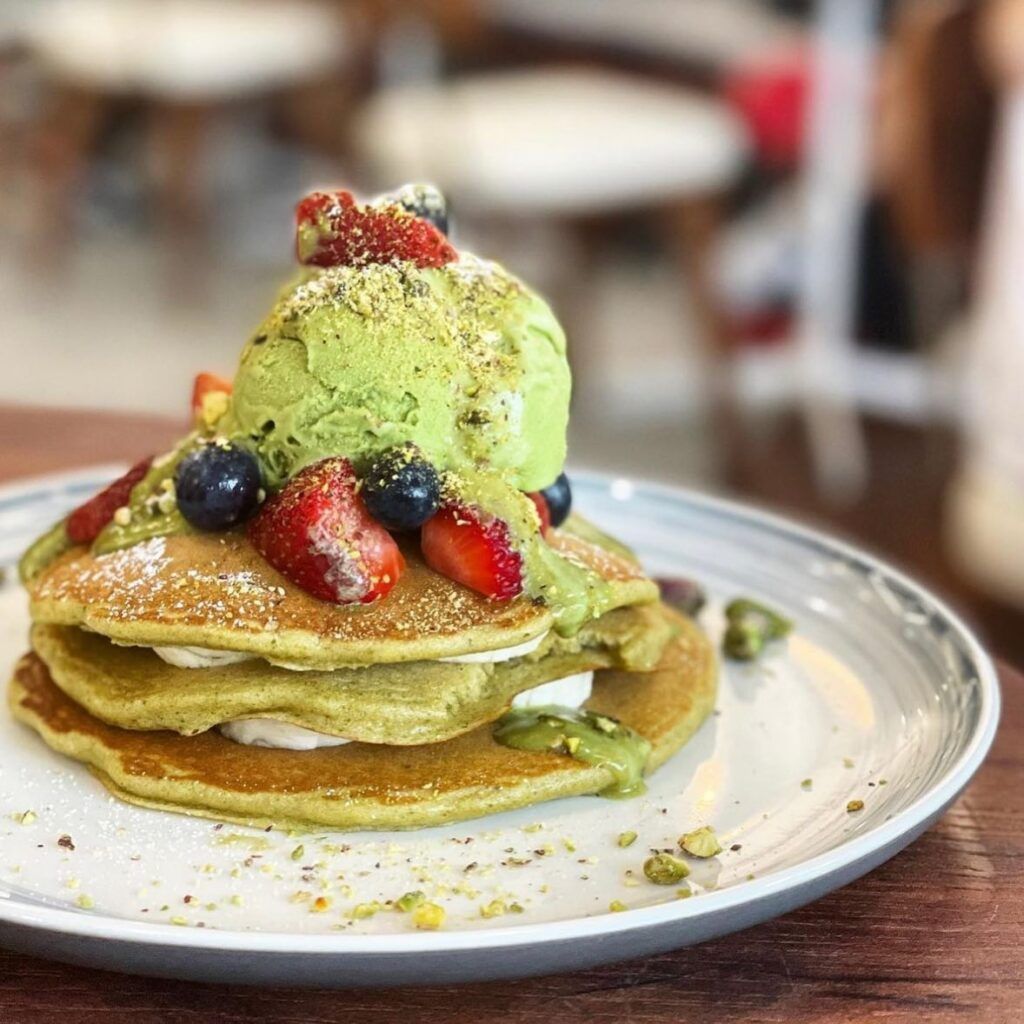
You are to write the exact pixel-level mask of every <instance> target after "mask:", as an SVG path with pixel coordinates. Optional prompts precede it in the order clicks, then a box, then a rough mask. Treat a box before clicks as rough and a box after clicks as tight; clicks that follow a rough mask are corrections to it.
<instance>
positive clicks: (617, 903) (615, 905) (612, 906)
mask: <svg viewBox="0 0 1024 1024" xmlns="http://www.w3.org/2000/svg"><path fill="white" fill-rule="evenodd" d="M608 909H609V910H610V911H611V912H612V913H613V914H618V913H620V912H621V911H623V910H628V909H629V908H628V907H627V906H626V904H625V903H623V902H622V900H612V901H611V903H609V904H608Z"/></svg>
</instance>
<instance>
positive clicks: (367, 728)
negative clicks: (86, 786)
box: [32, 604, 674, 745]
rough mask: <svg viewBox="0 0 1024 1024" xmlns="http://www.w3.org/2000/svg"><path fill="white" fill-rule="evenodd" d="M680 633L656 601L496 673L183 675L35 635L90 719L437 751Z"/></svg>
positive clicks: (56, 677) (106, 644)
mask: <svg viewBox="0 0 1024 1024" xmlns="http://www.w3.org/2000/svg"><path fill="white" fill-rule="evenodd" d="M673 632H674V626H673V625H672V624H671V623H670V621H669V619H668V618H667V617H666V615H665V613H664V611H663V609H662V606H661V605H660V604H651V605H644V606H641V607H637V608H620V609H618V610H616V611H614V612H609V613H608V614H607V615H604V616H603V617H602V618H601V619H599V620H597V621H596V622H593V623H591V624H590V625H588V626H585V627H584V629H583V630H582V631H581V632H580V633H579V634H577V636H576V637H575V638H574V639H573V640H571V641H566V640H561V639H558V638H556V637H554V636H553V635H550V636H548V637H547V638H546V640H545V641H544V643H543V644H542V646H541V647H540V648H538V649H537V650H536V651H535V652H533V653H531V654H529V655H527V656H525V657H522V658H516V659H514V660H511V661H505V662H498V663H496V664H480V663H476V664H452V663H445V662H437V661H433V662H431V661H421V662H406V663H400V664H387V665H385V664H381V665H371V666H367V667H365V668H350V669H338V670H336V671H334V672H319V671H310V672H294V671H290V670H288V669H284V668H277V667H275V666H273V665H269V664H267V663H266V662H265V661H263V660H261V659H258V658H257V659H253V660H251V661H245V662H241V663H237V664H230V665H223V666H217V667H211V668H204V669H185V668H176V667H174V666H173V665H168V664H166V663H164V662H163V661H161V660H160V659H159V658H158V657H157V656H156V654H154V653H153V652H152V651H150V650H146V649H145V648H140V647H118V646H116V645H114V644H113V643H111V642H110V641H109V640H107V639H106V638H105V637H102V636H99V635H98V634H95V633H86V632H84V631H83V630H81V629H76V628H74V627H70V626H41V625H37V626H35V627H34V628H33V630H32V647H33V650H34V651H35V652H36V654H37V655H38V656H39V657H40V658H41V659H42V661H43V662H45V664H46V666H47V668H48V669H49V672H50V676H51V678H52V679H53V681H54V682H55V683H56V684H57V685H58V686H59V687H60V688H61V689H62V690H63V691H64V692H65V693H66V694H67V695H68V696H69V697H71V698H72V699H73V700H75V701H76V702H77V703H78V704H81V705H82V706H83V707H84V708H85V709H86V710H87V711H88V712H90V714H92V715H95V716H96V717H97V718H99V719H101V720H102V721H104V722H106V723H108V724H110V725H117V726H120V727H121V728H124V729H169V730H172V731H174V732H178V733H183V734H185V735H193V734H195V733H200V732H204V731H205V730H207V729H211V728H213V727H214V726H216V725H218V724H220V723H223V722H231V721H238V720H241V719H246V718H261V717H262V718H268V717H269V718H273V719H275V720H277V721H283V722H289V723H291V724H292V725H298V726H302V727H303V728H306V729H312V730H314V731H315V732H319V733H326V734H328V735H332V736H342V737H345V738H346V739H351V740H360V741H363V742H367V743H387V744H397V745H415V744H420V743H436V742H439V741H441V740H446V739H450V738H451V737H452V736H457V735H459V734H460V733H464V732H467V731H468V730H470V729H473V728H475V727H476V726H478V725H483V724H485V723H487V722H491V721H493V720H494V719H496V718H498V717H499V716H500V715H501V714H502V712H504V711H505V710H506V709H507V708H508V706H509V705H510V704H511V702H512V698H513V697H515V696H516V694H518V693H522V692H523V691H524V690H529V689H532V688H533V687H535V686H540V685H541V684H542V683H547V682H550V681H551V680H554V679H563V678H565V677H567V676H571V675H573V674H575V673H578V672H586V671H590V670H592V669H599V668H610V667H615V668H622V669H628V670H632V671H647V670H650V669H652V668H654V667H655V666H656V665H657V663H658V661H659V659H660V658H661V655H662V652H663V651H664V649H665V646H666V644H667V643H668V642H669V640H670V638H671V636H672V634H673Z"/></svg>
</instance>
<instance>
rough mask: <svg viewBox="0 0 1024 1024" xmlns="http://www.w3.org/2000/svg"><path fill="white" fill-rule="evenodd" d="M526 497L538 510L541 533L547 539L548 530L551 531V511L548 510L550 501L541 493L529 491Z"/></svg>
mask: <svg viewBox="0 0 1024 1024" xmlns="http://www.w3.org/2000/svg"><path fill="white" fill-rule="evenodd" d="M526 496H527V497H528V498H529V499H530V501H532V502H533V504H534V506H535V507H536V509H537V515H538V516H540V532H541V534H542V535H543V536H545V537H546V536H547V533H548V530H550V529H551V510H550V509H549V508H548V499H547V498H545V497H544V495H543V494H541V492H540V491H527V493H526Z"/></svg>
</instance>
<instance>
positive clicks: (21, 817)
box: [11, 811, 38, 825]
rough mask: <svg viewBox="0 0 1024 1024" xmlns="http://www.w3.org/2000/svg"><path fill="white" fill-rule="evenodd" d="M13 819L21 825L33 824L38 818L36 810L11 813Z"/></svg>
mask: <svg viewBox="0 0 1024 1024" xmlns="http://www.w3.org/2000/svg"><path fill="white" fill-rule="evenodd" d="M11 818H12V820H14V821H16V822H17V823H18V824H19V825H31V824H32V822H34V821H35V820H36V818H38V815H37V814H36V812H35V811H16V812H15V813H14V814H12V815H11Z"/></svg>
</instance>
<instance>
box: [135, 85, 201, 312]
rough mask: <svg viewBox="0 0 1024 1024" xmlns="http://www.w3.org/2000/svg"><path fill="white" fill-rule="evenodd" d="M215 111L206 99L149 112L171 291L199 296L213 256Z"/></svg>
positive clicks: (151, 144) (158, 215)
mask: <svg viewBox="0 0 1024 1024" xmlns="http://www.w3.org/2000/svg"><path fill="white" fill-rule="evenodd" d="M211 114H212V111H211V108H210V107H209V106H208V105H205V104H169V103H161V104H157V105H155V106H153V107H152V109H151V110H150V111H149V113H148V116H149V123H148V132H149V144H150V153H151V157H152V165H153V169H154V174H155V179H156V209H157V217H158V231H159V233H160V235H161V236H162V239H163V244H164V245H165V246H166V248H167V251H168V254H169V257H170V260H171V266H170V280H171V284H172V288H171V294H175V293H177V292H178V290H179V288H182V289H184V290H185V292H186V293H187V294H190V295H192V296H193V297H194V296H196V295H197V294H198V293H199V292H200V291H201V289H202V283H203V277H204V275H203V274H202V273H201V272H200V268H201V267H202V266H203V262H204V260H205V259H207V258H208V255H209V253H208V252H207V243H208V236H207V233H206V224H207V214H208V212H209V211H208V203H207V196H206V192H205V187H204V182H203V172H204V166H203V157H204V152H203V150H204V143H205V138H206V133H207V128H208V124H209V120H210V117H211Z"/></svg>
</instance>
